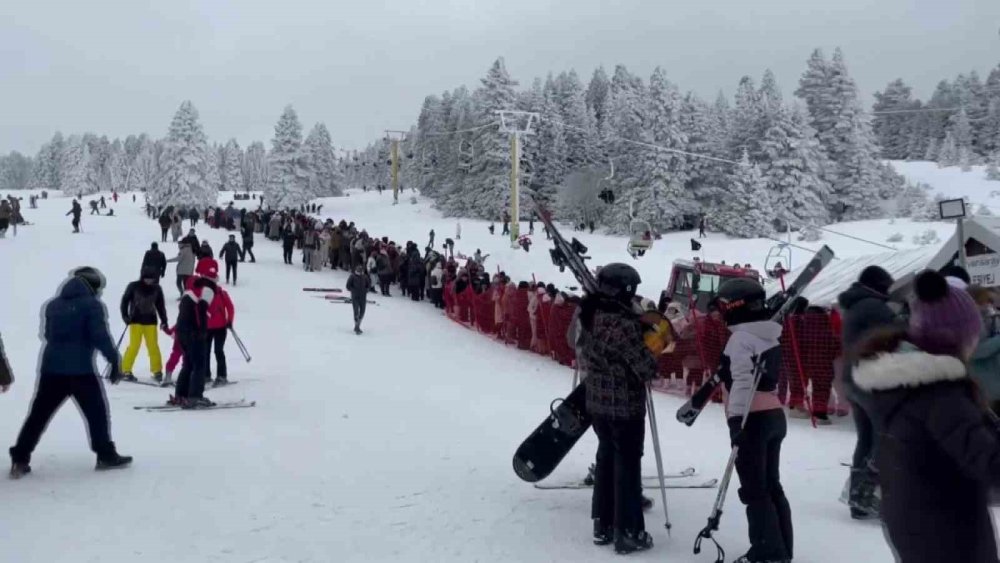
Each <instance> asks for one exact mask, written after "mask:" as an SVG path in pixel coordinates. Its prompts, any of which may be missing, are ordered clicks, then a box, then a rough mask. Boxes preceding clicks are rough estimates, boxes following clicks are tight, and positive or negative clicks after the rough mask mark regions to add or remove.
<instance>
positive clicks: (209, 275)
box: [196, 241, 236, 387]
mask: <svg viewBox="0 0 1000 563" xmlns="http://www.w3.org/2000/svg"><path fill="white" fill-rule="evenodd" d="M233 244H234V245H235V244H236V243H235V241H234V242H233ZM196 273H197V274H198V275H199V276H201V277H203V278H206V279H209V280H211V281H212V282H213V283H215V284H216V287H215V299H213V300H212V302H211V303H210V304H209V306H208V331H207V340H206V343H205V383H206V384H208V383H209V382H211V381H212V351H213V349H214V351H215V367H216V370H215V375H216V381H215V387H220V386H222V385H225V384H226V383H228V382H229V379H228V377H229V370H228V369H226V349H225V348H226V334H227V332H228V331H229V329H231V328H232V326H233V321H234V320H235V319H236V307H234V306H233V300H232V299H230V297H229V293H227V292H226V290H225V289H222V288H221V287H219V286H218V283H219V263H218V262H216V261H215V260H213V259H211V258H203V259H202V260H200V261H199V262H198V269H197V271H196Z"/></svg>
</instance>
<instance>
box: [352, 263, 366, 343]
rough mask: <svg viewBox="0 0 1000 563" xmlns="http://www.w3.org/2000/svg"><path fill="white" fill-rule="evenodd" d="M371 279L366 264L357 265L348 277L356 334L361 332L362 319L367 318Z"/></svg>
mask: <svg viewBox="0 0 1000 563" xmlns="http://www.w3.org/2000/svg"><path fill="white" fill-rule="evenodd" d="M370 290H371V279H370V278H369V277H368V276H367V275H365V268H364V266H357V267H355V268H354V272H352V273H351V275H350V277H348V278H347V291H349V292H351V309H353V310H354V334H361V332H362V331H361V321H363V320H364V318H365V308H366V307H367V304H368V301H367V299H368V292H369V291H370Z"/></svg>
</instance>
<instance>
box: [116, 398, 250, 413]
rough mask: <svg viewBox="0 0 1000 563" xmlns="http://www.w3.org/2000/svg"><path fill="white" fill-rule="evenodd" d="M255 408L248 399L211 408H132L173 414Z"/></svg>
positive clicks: (167, 406) (150, 406)
mask: <svg viewBox="0 0 1000 563" xmlns="http://www.w3.org/2000/svg"><path fill="white" fill-rule="evenodd" d="M255 406H257V401H247V400H246V399H240V400H239V401H224V402H219V403H215V404H214V405H212V406H210V407H193V408H184V407H182V406H180V405H139V406H135V407H132V408H133V409H135V410H137V411H146V412H173V411H211V410H220V409H247V408H250V407H255Z"/></svg>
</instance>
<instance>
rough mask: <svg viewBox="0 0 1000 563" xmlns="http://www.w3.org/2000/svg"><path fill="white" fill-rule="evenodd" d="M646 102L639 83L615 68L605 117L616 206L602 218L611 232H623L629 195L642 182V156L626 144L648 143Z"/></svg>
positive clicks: (611, 184) (635, 77)
mask: <svg viewBox="0 0 1000 563" xmlns="http://www.w3.org/2000/svg"><path fill="white" fill-rule="evenodd" d="M646 98H647V93H646V87H645V85H644V84H643V82H642V79H641V78H639V77H637V76H635V75H633V74H632V73H630V72H629V71H628V69H627V68H625V66H624V65H618V66H617V67H615V73H614V76H613V77H612V79H611V90H610V92H609V94H608V103H607V106H608V110H607V113H606V116H605V127H606V134H607V135H608V138H607V139H606V143H607V145H608V147H609V148H608V150H609V155H610V157H611V159H612V160H613V162H614V165H615V176H614V178H613V179H612V180H611V181H610V183H609V186H610V187H611V188H612V189H613V191H614V192H615V193H616V196H615V203H614V205H612V206H610V208H609V209H608V210H607V213H606V215H605V224H607V225H608V226H609V227H611V229H612V231H613V232H619V233H621V232H625V231H626V229H627V227H628V225H629V213H630V210H629V202H630V201H631V200H632V191H633V190H634V189H636V187H637V186H638V185H639V184H640V183H641V182H642V181H643V175H644V173H643V160H644V155H643V154H642V152H641V151H639V150H637V149H636V145H634V144H631V143H627V142H625V141H626V140H631V141H643V140H646V141H648V136H647V131H646V126H647V124H648V123H649V119H648V116H647V112H648V104H647V103H646Z"/></svg>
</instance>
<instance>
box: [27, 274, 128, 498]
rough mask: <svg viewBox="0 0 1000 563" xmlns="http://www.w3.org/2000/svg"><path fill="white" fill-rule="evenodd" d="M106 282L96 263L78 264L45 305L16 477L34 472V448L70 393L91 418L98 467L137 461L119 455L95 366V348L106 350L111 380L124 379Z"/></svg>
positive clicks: (120, 465)
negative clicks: (35, 375) (34, 384)
mask: <svg viewBox="0 0 1000 563" xmlns="http://www.w3.org/2000/svg"><path fill="white" fill-rule="evenodd" d="M104 285H105V281H104V275H103V274H101V272H100V271H99V270H97V269H96V268H91V267H89V266H84V267H82V268H77V269H76V270H73V271H72V272H71V273H70V277H69V279H68V280H66V281H65V282H63V284H62V285H61V286H60V288H59V291H58V293H57V295H56V297H54V298H52V299H51V300H49V301H48V302H47V303H46V304H45V305H44V308H43V309H42V335H43V339H44V344H43V348H42V355H41V360H40V364H39V370H38V387H37V389H36V391H35V398H34V399H32V401H31V408H30V409H29V410H28V416H27V418H25V420H24V425H23V426H22V427H21V431H20V433H19V434H18V436H17V443H16V444H14V446H13V447H11V448H10V460H11V468H10V476H11V478H14V479H18V478H20V477H22V476H24V475H26V474H28V473H31V465H30V463H31V453H32V452H33V451H34V450H35V446H37V445H38V441H39V440H40V439H41V437H42V433H43V432H44V431H45V427H46V426H47V425H48V423H49V420H50V419H51V418H52V415H53V414H55V412H56V410H58V409H59V407H60V406H61V405H62V404H63V402H64V401H65V400H66V399H67V398H69V397H72V398H73V400H74V401H76V404H77V406H78V407H79V408H80V411H81V412H82V413H83V416H84V419H85V420H86V421H87V428H88V434H89V435H90V449H91V450H93V452H94V453H95V454H97V465H96V467H95V468H96V469H98V470H104V469H117V468H121V467H126V466H127V465H129V464H130V463H132V458H131V457H129V456H123V455H119V454H118V450H117V449H116V448H115V443H114V442H113V441H111V430H110V427H109V420H110V416H109V412H108V404H107V401H106V399H105V396H104V387H103V385H102V384H101V382H100V380H99V376H98V375H97V373H96V371H95V367H94V353H95V352H100V353H101V355H102V356H104V359H105V360H107V361H108V363H109V364H110V368H111V369H110V372H109V375H110V380H111V383H118V382H119V381H120V380H121V372H120V371H119V365H120V362H119V360H120V358H119V357H118V350H117V349H116V348H115V343H114V340H112V339H111V333H110V332H109V330H108V316H107V310H106V309H105V307H104V304H103V303H102V302H101V300H100V295H101V290H103V289H104Z"/></svg>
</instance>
